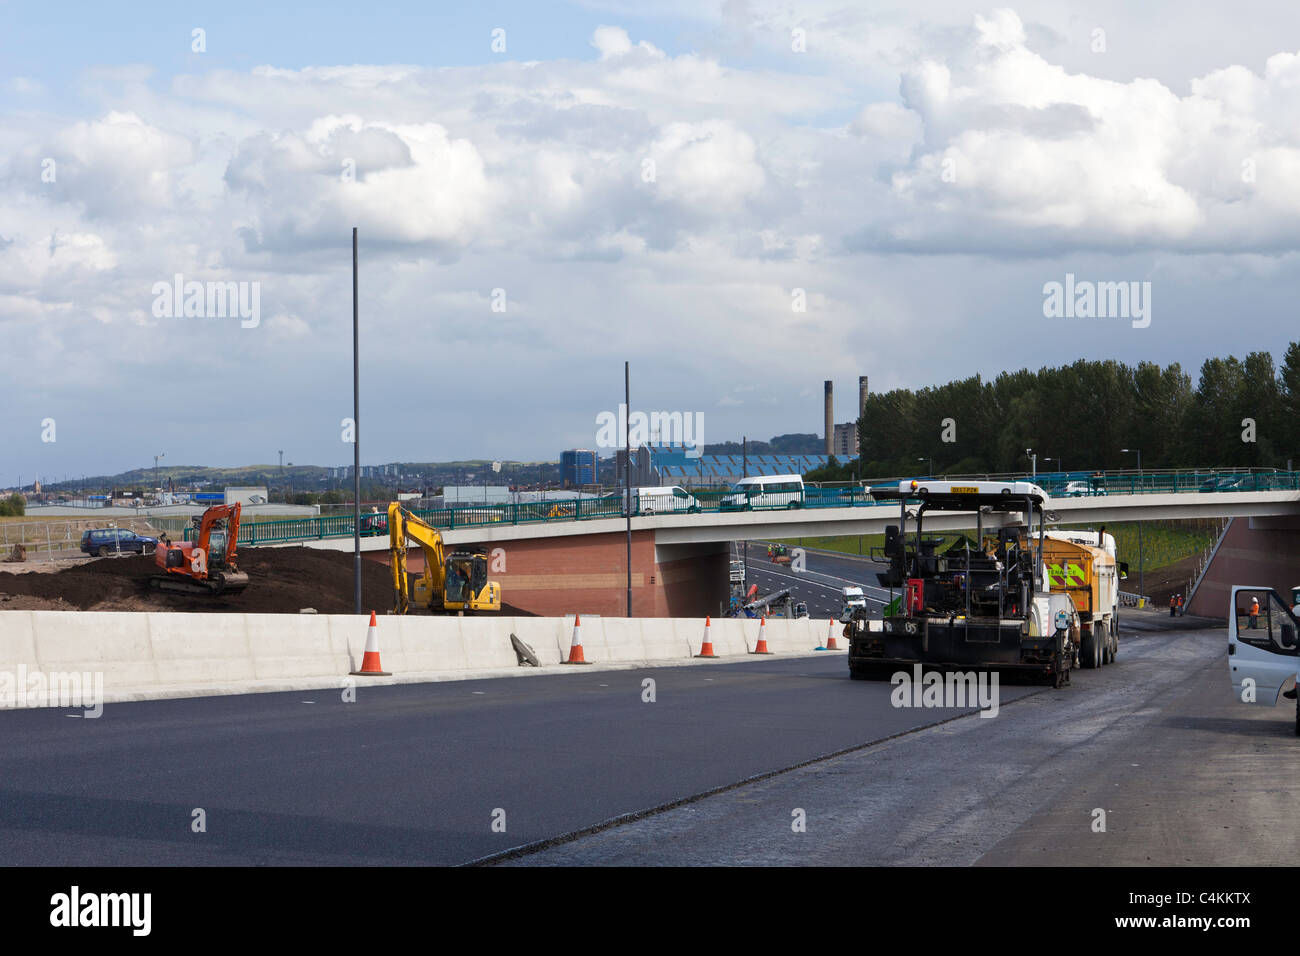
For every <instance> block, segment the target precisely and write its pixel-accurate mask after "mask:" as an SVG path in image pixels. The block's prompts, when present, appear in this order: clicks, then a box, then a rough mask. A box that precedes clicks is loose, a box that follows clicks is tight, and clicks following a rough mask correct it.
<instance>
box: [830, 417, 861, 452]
mask: <svg viewBox="0 0 1300 956" xmlns="http://www.w3.org/2000/svg"><path fill="white" fill-rule="evenodd" d="M831 454H833V455H834V456H835V457H836V459H843V458H845V457H846V456H847V457H849V458H856V457H857V454H858V423H857V422H845V423H844V424H843V425H836V426H835V439H834V441H832V442H831Z"/></svg>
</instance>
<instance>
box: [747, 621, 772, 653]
mask: <svg viewBox="0 0 1300 956" xmlns="http://www.w3.org/2000/svg"><path fill="white" fill-rule="evenodd" d="M749 653H751V654H771V653H772V652H771V651H769V650H768V649H767V618H765V617H762V618H759V620H758V643H757V644H755V645H754V649H753V650H752V651H750V652H749Z"/></svg>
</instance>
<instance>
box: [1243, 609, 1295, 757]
mask: <svg viewBox="0 0 1300 956" xmlns="http://www.w3.org/2000/svg"><path fill="white" fill-rule="evenodd" d="M1229 601H1230V603H1229V605H1228V677H1229V679H1230V680H1231V681H1232V692H1233V693H1234V694H1235V695H1236V697H1237V700H1239V701H1241V702H1242V703H1245V704H1265V705H1267V706H1269V707H1275V706H1276V705H1277V704H1279V703H1281V701H1282V700H1283V699H1284V698H1285V699H1288V700H1291V699H1294V700H1295V701H1296V704H1295V709H1296V716H1295V732H1296V735H1297V736H1300V695H1297V694H1296V680H1297V673H1296V672H1297V669H1298V667H1300V649H1298V648H1297V644H1296V635H1297V633H1300V621H1297V620H1296V617H1295V615H1294V614H1292V613H1291V609H1290V608H1288V607H1287V606H1286V602H1285V601H1284V600H1283V598H1282V596H1281V595H1280V594H1278V593H1277V592H1276V591H1274V590H1273V589H1272V588H1269V587H1244V586H1241V585H1235V584H1234V585H1233V587H1232V597H1231V598H1230V599H1229Z"/></svg>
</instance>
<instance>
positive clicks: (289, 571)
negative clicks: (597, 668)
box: [0, 548, 531, 617]
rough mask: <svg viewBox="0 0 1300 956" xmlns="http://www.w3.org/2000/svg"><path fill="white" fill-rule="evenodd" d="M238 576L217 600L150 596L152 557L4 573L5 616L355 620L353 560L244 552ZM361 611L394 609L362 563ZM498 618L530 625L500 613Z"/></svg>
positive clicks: (388, 592) (384, 572) (309, 552)
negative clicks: (239, 581)
mask: <svg viewBox="0 0 1300 956" xmlns="http://www.w3.org/2000/svg"><path fill="white" fill-rule="evenodd" d="M239 570H241V571H243V572H245V573H247V574H248V587H247V588H245V589H244V590H243V591H242V592H241V593H239V594H222V595H219V596H217V597H206V596H201V595H188V594H169V593H167V592H163V591H151V590H149V588H148V583H147V582H148V579H149V578H150V577H152V576H153V575H154V574H157V573H159V570H158V566H157V565H156V564H155V563H154V558H153V555H130V556H127V557H121V558H100V559H98V560H95V561H88V562H85V563H84V564H78V565H75V566H73V567H68V568H64V569H62V570H60V571H56V572H53V573H38V572H29V573H21V574H13V573H10V572H5V571H0V610H5V609H23V610H32V609H36V610H40V609H58V608H62V609H66V610H80V611H209V612H227V613H233V614H297V613H298V612H299V611H300V610H301V609H302V608H307V607H310V608H315V609H316V610H317V611H318V612H319V613H321V614H351V613H352V612H353V610H354V605H353V577H352V575H353V556H352V554H350V553H348V552H344V551H323V550H318V549H316V548H240V549H239ZM361 606H362V607H363V608H365V609H366V610H375V611H378V612H379V613H380V614H383V613H384V612H385V611H387V610H388V609H389V608H391V607H392V606H393V581H392V576H391V573H390V571H389V569H388V565H387V564H386V563H381V562H378V561H371V560H363V561H362V562H361ZM501 613H502V614H505V615H514V616H520V617H529V616H531V615H529V614H528V613H527V612H526V611H520V610H518V609H517V608H514V607H509V606H507V605H505V604H502V606H501Z"/></svg>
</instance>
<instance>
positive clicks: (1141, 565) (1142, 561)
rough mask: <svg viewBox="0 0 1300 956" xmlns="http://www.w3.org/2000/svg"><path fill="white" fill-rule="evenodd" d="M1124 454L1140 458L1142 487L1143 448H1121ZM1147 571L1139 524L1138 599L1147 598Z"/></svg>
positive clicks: (1139, 475)
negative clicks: (1145, 578)
mask: <svg viewBox="0 0 1300 956" xmlns="http://www.w3.org/2000/svg"><path fill="white" fill-rule="evenodd" d="M1120 451H1121V452H1123V453H1124V454H1126V455H1127V454H1130V453H1132V454H1135V455H1137V457H1138V487H1139V488H1140V487H1141V486H1142V449H1141V448H1121V449H1120ZM1145 570H1146V561H1145V559H1144V558H1143V552H1142V522H1141V521H1139V522H1138V597H1139V598H1142V597H1145V596H1146V588H1145V587H1143V583H1142V582H1143V577H1142V572H1143V571H1145Z"/></svg>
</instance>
